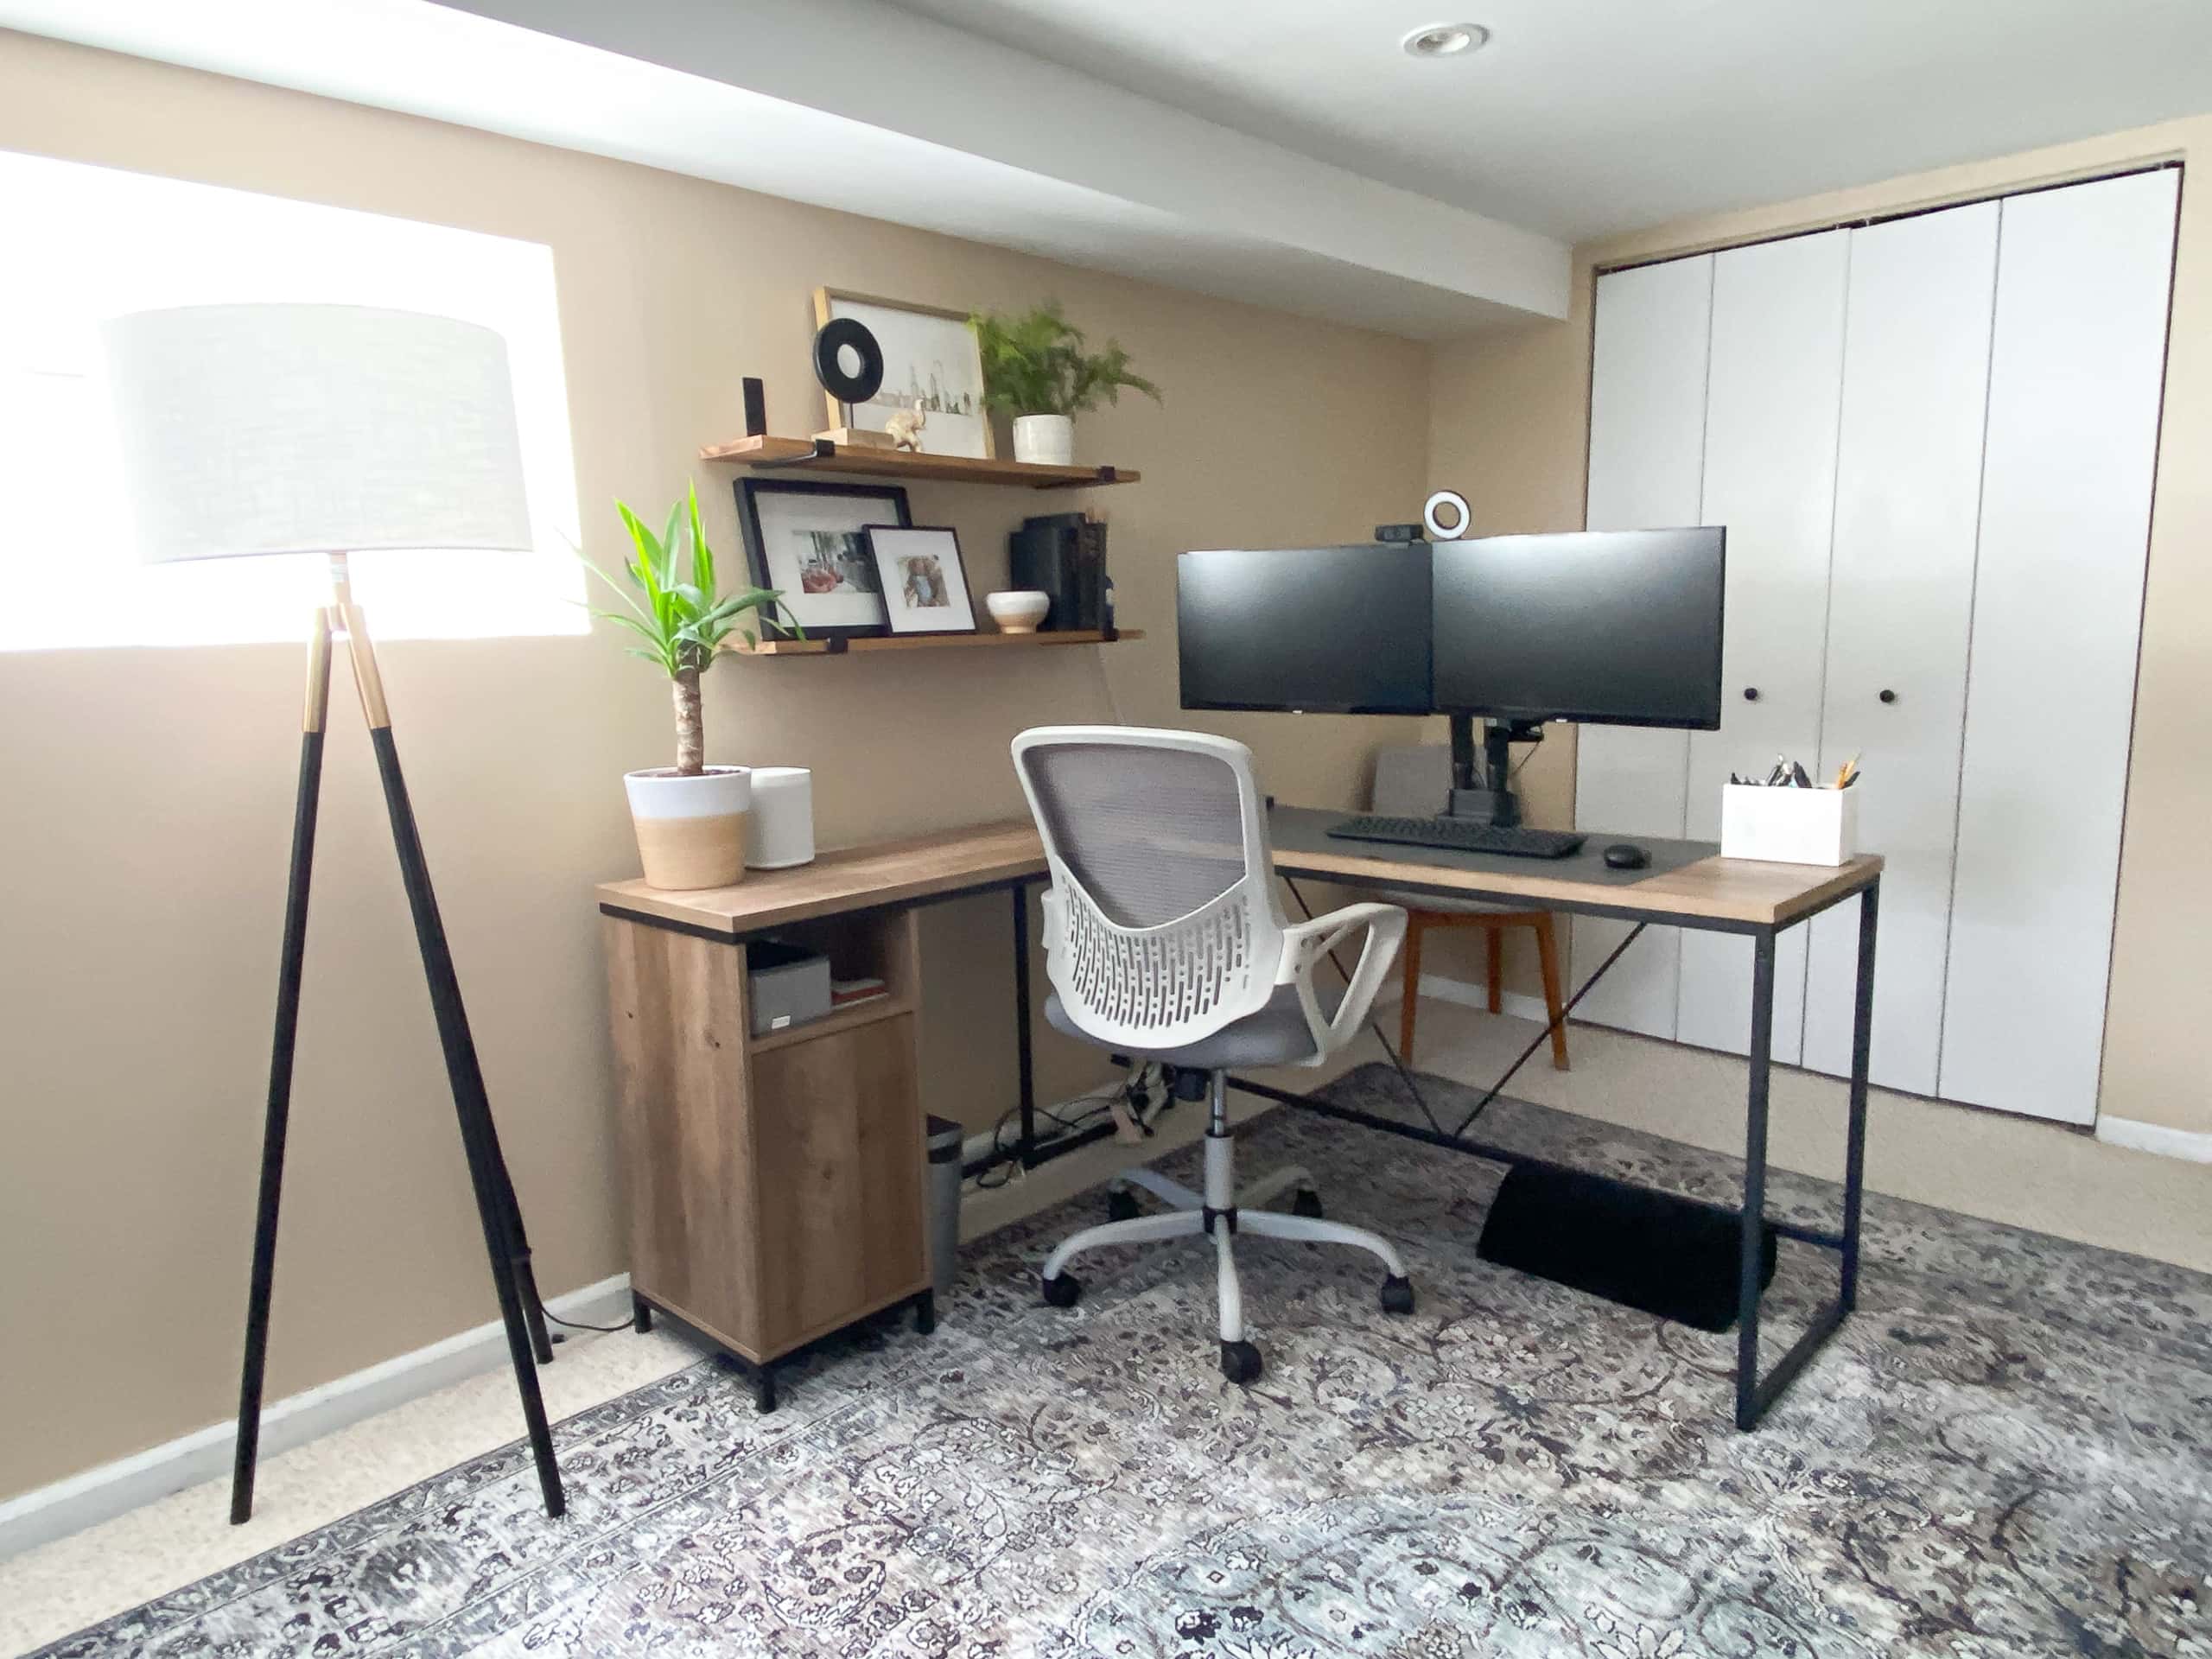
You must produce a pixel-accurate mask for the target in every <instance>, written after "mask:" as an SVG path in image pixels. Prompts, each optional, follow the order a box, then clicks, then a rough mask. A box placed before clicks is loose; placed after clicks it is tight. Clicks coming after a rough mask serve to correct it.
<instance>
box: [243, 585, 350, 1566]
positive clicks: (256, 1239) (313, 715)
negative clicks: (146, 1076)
mask: <svg viewBox="0 0 2212 1659" xmlns="http://www.w3.org/2000/svg"><path fill="white" fill-rule="evenodd" d="M329 701H330V625H329V621H328V619H327V617H325V616H324V615H323V614H322V613H321V612H317V613H316V616H315V632H313V633H312V634H311V635H310V636H309V638H308V683H307V715H306V720H305V721H304V723H303V725H302V729H301V733H300V782H299V789H298V791H297V794H296V797H295V799H294V804H293V809H292V865H291V875H290V878H289V881H288V883H287V885H286V887H285V894H284V943H283V951H282V953H281V955H280V956H279V957H278V959H277V1029H276V1035H275V1038H274V1040H273V1041H272V1042H271V1044H270V1052H269V1105H268V1114H267V1116H266V1118H265V1120H264V1124H263V1128H262V1133H261V1190H260V1195H259V1198H258V1201H257V1204H256V1205H255V1209H254V1221H253V1273H252V1277H251V1279H250V1280H249V1281H248V1283H247V1289H246V1306H245V1361H244V1363H243V1364H242V1366H241V1368H240V1374H239V1378H238V1442H237V1447H236V1450H235V1452H234V1453H233V1456H232V1464H231V1524H232V1526H242V1525H244V1524H245V1522H246V1521H248V1520H249V1519H251V1516H252V1515H253V1477H254V1466H255V1463H256V1460H257V1458H258V1457H259V1455H260V1451H261V1385H262V1380H263V1376H264V1371H265V1370H266V1367H267V1363H268V1358H269V1299H270V1290H271V1288H272V1287H273V1286H274V1284H275V1282H276V1276H277V1205H278V1200H279V1199H280V1198H281V1197H282V1196H283V1185H284V1137H285V1134H286V1131H287V1129H288V1128H289V1126H290V1122H291V1114H292V1056H293V1052H294V1046H295V1041H296V1038H297V1036H298V1034H299V1028H300V970H301V967H302V963H304V962H305V961H306V958H307V946H308V881H309V878H310V876H311V875H312V874H313V873H314V869H315V816H316V812H317V809H318V806H319V804H320V802H321V795H322V731H323V719H324V715H325V714H326V712H327V709H328V706H329Z"/></svg>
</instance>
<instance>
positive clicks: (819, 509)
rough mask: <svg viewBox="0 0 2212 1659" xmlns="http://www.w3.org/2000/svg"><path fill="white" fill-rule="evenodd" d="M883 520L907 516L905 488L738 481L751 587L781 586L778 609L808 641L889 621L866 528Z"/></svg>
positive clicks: (872, 629)
mask: <svg viewBox="0 0 2212 1659" xmlns="http://www.w3.org/2000/svg"><path fill="white" fill-rule="evenodd" d="M886 521H891V522H893V523H895V524H901V525H903V524H908V523H910V522H912V520H911V517H910V515H909V514H908V512H907V511H906V491H904V490H902V489H900V488H899V487H898V486H896V485H881V484H816V483H810V482H807V481H804V480H798V479H781V478H741V479H740V480H737V522H738V528H739V529H740V530H741V531H743V532H744V535H745V561H746V563H747V566H748V567H750V569H751V571H752V575H753V585H754V586H755V587H759V588H779V589H781V590H782V592H783V595H784V597H783V600H782V601H781V603H782V606H783V608H784V610H785V612H786V613H788V614H789V615H790V616H791V618H792V620H795V621H796V622H798V625H799V626H801V627H803V628H804V629H805V630H806V632H807V633H808V635H809V636H810V637H811V638H814V639H852V638H855V637H856V636H859V635H862V634H877V633H881V632H883V630H884V627H885V625H886V624H887V622H888V621H889V620H890V619H889V615H888V613H887V611H886V609H885V607H884V603H883V588H882V585H881V584H880V582H878V581H877V579H876V574H875V561H874V559H873V558H871V557H870V556H869V555H868V537H867V534H866V531H867V529H868V525H870V524H883V523H885V522H886ZM762 620H763V621H764V622H765V621H766V617H765V615H764V617H763V619H762ZM770 632H772V633H773V634H774V635H776V636H777V637H779V638H780V637H782V636H783V632H784V631H783V630H782V629H781V628H778V627H773V626H772V627H771V629H770Z"/></svg>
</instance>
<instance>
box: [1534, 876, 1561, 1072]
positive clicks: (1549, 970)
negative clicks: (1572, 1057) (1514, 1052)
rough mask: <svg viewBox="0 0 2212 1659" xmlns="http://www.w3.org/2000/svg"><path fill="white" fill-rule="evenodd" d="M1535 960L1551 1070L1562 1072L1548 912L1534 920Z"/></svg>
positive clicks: (1555, 958) (1555, 954)
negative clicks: (1541, 978)
mask: <svg viewBox="0 0 2212 1659" xmlns="http://www.w3.org/2000/svg"><path fill="white" fill-rule="evenodd" d="M1535 927H1536V960H1537V961H1538V963H1540V964H1541V966H1542V969H1543V975H1544V1008H1545V1011H1546V1012H1547V1013H1548V1014H1549V1016H1550V1018H1551V1022H1552V1069H1553V1070H1554V1071H1567V1069H1568V1067H1567V1021H1566V1020H1565V1019H1564V1018H1563V1017H1562V1016H1561V1010H1560V989H1559V941H1558V939H1557V938H1556V936H1555V935H1554V933H1553V931H1552V918H1551V912H1549V911H1546V912H1542V913H1541V915H1539V916H1538V917H1537V918H1536V922H1535Z"/></svg>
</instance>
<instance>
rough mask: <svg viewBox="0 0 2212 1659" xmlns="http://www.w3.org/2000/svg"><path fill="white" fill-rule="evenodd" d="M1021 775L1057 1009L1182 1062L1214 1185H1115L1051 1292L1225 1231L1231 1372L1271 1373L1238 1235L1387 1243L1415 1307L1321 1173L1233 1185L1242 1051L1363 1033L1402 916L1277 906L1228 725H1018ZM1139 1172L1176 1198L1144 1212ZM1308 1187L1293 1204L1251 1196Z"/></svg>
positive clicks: (1053, 1009) (1402, 1307)
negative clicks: (1250, 1311) (1122, 1248)
mask: <svg viewBox="0 0 2212 1659" xmlns="http://www.w3.org/2000/svg"><path fill="white" fill-rule="evenodd" d="M1014 771H1015V772H1016V773H1017V774H1018V775H1019V776H1020V779H1021V787H1022V791H1023V792H1024V793H1025V794H1026V795H1027V796H1028V798H1029V808H1030V810H1031V811H1032V812H1033V813H1034V814H1035V815H1036V819H1037V829H1038V832H1039V835H1041V836H1043V838H1044V842H1045V857H1046V864H1047V866H1048V867H1049V868H1050V870H1051V874H1052V888H1051V890H1050V891H1049V892H1048V893H1046V895H1045V929H1044V938H1045V950H1046V973H1047V975H1048V976H1049V977H1050V978H1051V980H1052V994H1051V995H1050V996H1049V997H1047V999H1046V1004H1045V1014H1046V1018H1047V1019H1048V1020H1051V1021H1052V1024H1053V1025H1054V1026H1055V1027H1058V1029H1060V1030H1062V1031H1064V1032H1066V1033H1068V1034H1069V1035H1071V1036H1073V1037H1080V1038H1083V1039H1085V1040H1086V1041H1089V1042H1093V1043H1096V1044H1098V1045H1099V1046H1102V1047H1106V1048H1111V1049H1114V1050H1116V1051H1118V1052H1122V1053H1127V1054H1132V1055H1139V1056H1142V1057H1144V1058H1147V1059H1154V1060H1158V1061H1160V1063H1161V1064H1163V1065H1167V1066H1170V1067H1173V1068H1174V1071H1175V1077H1176V1085H1177V1094H1178V1096H1179V1098H1182V1099H1185V1100H1195V1099H1197V1098H1198V1097H1199V1096H1200V1095H1201V1093H1203V1095H1204V1096H1205V1098H1206V1099H1207V1100H1208V1102H1209V1105H1210V1115H1209V1117H1208V1120H1207V1126H1206V1142H1205V1192H1192V1190H1191V1189H1190V1188H1189V1187H1187V1186H1185V1185H1182V1184H1181V1183H1180V1182H1179V1181H1171V1180H1169V1179H1166V1177H1165V1176H1162V1175H1158V1174H1155V1173H1153V1172H1152V1171H1151V1170H1149V1169H1132V1170H1128V1171H1126V1172H1124V1173H1123V1174H1122V1176H1121V1177H1120V1178H1119V1179H1117V1180H1116V1183H1115V1186H1114V1191H1113V1193H1112V1196H1111V1197H1109V1214H1110V1215H1113V1216H1115V1217H1116V1219H1113V1220H1109V1221H1108V1222H1107V1223H1105V1224H1103V1225H1102V1226H1097V1227H1087V1228H1085V1229H1084V1230H1083V1231H1081V1232H1079V1233H1077V1234H1076V1235H1075V1236H1073V1237H1071V1238H1069V1239H1066V1240H1064V1241H1063V1242H1062V1243H1061V1244H1060V1246H1059V1248H1058V1249H1055V1250H1054V1251H1053V1252H1052V1255H1050V1256H1049V1257H1047V1258H1046V1262H1045V1272H1044V1294H1045V1300H1046V1301H1048V1302H1050V1303H1052V1305H1053V1306H1056V1307H1068V1306H1073V1304H1074V1302H1075V1300H1076V1298H1077V1296H1078V1295H1080V1294H1082V1286H1081V1284H1080V1283H1079V1282H1078V1281H1077V1279H1076V1278H1075V1276H1074V1275H1073V1274H1070V1273H1067V1272H1065V1271H1064V1269H1065V1268H1066V1266H1067V1263H1068V1262H1069V1260H1070V1259H1071V1257H1073V1256H1076V1255H1081V1254H1082V1253H1083V1252H1084V1251H1085V1250H1088V1249H1095V1248H1096V1247H1097V1246H1099V1245H1102V1244H1139V1243H1147V1242H1148V1241H1151V1240H1154V1239H1165V1238H1183V1237H1188V1236H1193V1235H1195V1234H1198V1233H1207V1234H1210V1235H1211V1236H1212V1238H1213V1243H1214V1255H1215V1262H1216V1264H1217V1276H1218V1280H1219V1285H1220V1294H1221V1369H1222V1372H1223V1374H1224V1376H1227V1377H1229V1379H1230V1381H1231V1382H1235V1383H1250V1382H1252V1381H1253V1380H1255V1378H1256V1377H1258V1376H1259V1375H1260V1351H1259V1350H1258V1349H1257V1348H1255V1347H1254V1346H1253V1345H1252V1344H1251V1343H1249V1341H1247V1340H1246V1339H1245V1336H1244V1309H1243V1294H1242V1293H1241V1291H1240V1290H1239V1287H1238V1285H1237V1280H1236V1254H1235V1245H1236V1235H1237V1233H1238V1232H1239V1231H1240V1230H1241V1231H1243V1232H1246V1233H1254V1234H1257V1235H1259V1236H1261V1237H1263V1238H1292V1239H1310V1240H1315V1241H1318V1242H1320V1243H1331V1244H1350V1245H1353V1246H1355V1247H1357V1249H1363V1250H1366V1251H1369V1252H1370V1253H1371V1254H1373V1255H1376V1256H1379V1257H1381V1258H1382V1261H1383V1266H1384V1268H1386V1269H1387V1270H1388V1275H1389V1276H1388V1277H1386V1278H1385V1279H1384V1280H1383V1289H1382V1301H1383V1307H1384V1308H1385V1309H1386V1310H1387V1311H1389V1312H1390V1313H1412V1312H1413V1307H1414V1293H1413V1287H1412V1286H1411V1285H1410V1284H1409V1283H1408V1281H1407V1278H1406V1267H1405V1263H1404V1262H1402V1260H1401V1259H1400V1258H1399V1255H1398V1253H1397V1251H1396V1250H1395V1249H1392V1248H1391V1246H1390V1244H1389V1243H1388V1242H1387V1241H1386V1240H1384V1239H1383V1238H1382V1237H1381V1236H1378V1235H1376V1234H1375V1233H1371V1232H1369V1231H1367V1230H1365V1229H1363V1228H1359V1227H1348V1226H1345V1225H1344V1224H1343V1223H1341V1222H1334V1221H1326V1220H1324V1219H1322V1217H1321V1207H1320V1199H1319V1194H1318V1193H1317V1192H1315V1191H1314V1188H1313V1177H1312V1176H1311V1175H1309V1174H1308V1173H1306V1171H1305V1170H1303V1169H1282V1170H1277V1171H1276V1172H1275V1173H1273V1174H1272V1175H1269V1176H1267V1177H1265V1178H1264V1179H1261V1180H1258V1181H1255V1182H1253V1183H1251V1184H1250V1185H1247V1186H1245V1187H1244V1188H1243V1190H1241V1191H1240V1190H1239V1189H1238V1188H1237V1185H1236V1154H1235V1142H1234V1141H1233V1140H1232V1138H1231V1137H1230V1130H1229V1117H1228V1110H1227V1103H1226V1095H1225V1085H1226V1074H1227V1071H1229V1069H1230V1068H1231V1067H1236V1066H1256V1065H1319V1064H1320V1063H1321V1062H1322V1061H1323V1060H1324V1059H1325V1058H1327V1057H1328V1056H1329V1055H1331V1054H1332V1053H1334V1052H1336V1051H1337V1050H1338V1049H1339V1048H1342V1047H1343V1046H1344V1044H1346V1043H1347V1042H1349V1041H1351V1038H1352V1036H1353V1035H1354V1034H1355V1033H1357V1031H1358V1030H1359V1028H1360V1025H1361V1022H1362V1021H1363V1020H1365V1019H1366V1017H1367V1010H1368V1007H1369V1005H1370V1003H1372V1002H1373V1001H1374V1000H1375V993H1376V989H1377V988H1380V986H1381V985H1382V983H1383V976H1384V975H1385V974H1386V973H1388V972H1389V968H1390V961H1391V958H1392V957H1394V956H1395V954H1396V952H1397V949H1398V941H1399V939H1400V938H1402V936H1403V934H1404V932H1405V928H1406V918H1405V912H1403V911H1402V910H1399V909H1397V908H1396V907H1395V906H1390V905H1373V904H1362V905H1347V906H1344V908H1343V909H1341V910H1338V911H1334V912H1331V913H1330V914H1328V915H1326V916H1323V917H1320V918H1318V919H1316V920H1313V921H1309V922H1301V923H1300V924H1298V925H1295V926H1293V925H1287V924H1286V923H1285V922H1284V920H1283V918H1282V914H1281V911H1279V910H1278V909H1277V908H1276V906H1275V899H1274V872H1273V867H1272V865H1271V863H1270V861H1269V859H1268V830H1267V820H1266V818H1265V817H1264V816H1263V815H1262V809H1261V804H1260V794H1259V791H1258V788H1257V787H1256V786H1255V785H1254V783H1253V781H1252V753H1251V751H1250V750H1249V749H1247V748H1246V747H1244V746H1243V744H1242V743H1234V742H1231V741H1229V740H1228V739H1226V738H1219V737H1205V736H1201V735H1199V734H1197V733H1194V732H1165V731H1145V730H1140V729H1136V728H1129V727H1123V726H1058V727H1041V728H1037V729H1035V730H1033V731H1027V732H1024V733H1023V734H1021V735H1020V736H1019V737H1017V738H1015V739H1014ZM1360 930H1364V931H1365V934H1366V939H1365V943H1364V944H1363V948H1362V949H1361V951H1360V957H1359V963H1358V965H1357V968H1355V969H1353V972H1352V975H1351V983H1350V985H1349V986H1348V987H1347V988H1346V989H1345V992H1344V998H1343V1000H1342V1001H1340V1002H1338V1003H1337V1004H1336V1007H1335V1008H1334V1011H1333V1014H1332V1013H1330V1012H1327V1011H1325V1008H1324V1006H1323V1000H1322V999H1323V996H1324V995H1325V993H1324V992H1322V991H1320V990H1318V989H1317V988H1315V986H1314V983H1313V975H1314V970H1315V969H1316V968H1317V967H1319V964H1320V962H1321V959H1322V957H1325V955H1327V953H1328V951H1329V949H1330V947H1331V946H1332V945H1334V944H1336V943H1338V941H1339V940H1341V939H1343V938H1345V937H1346V936H1347V935H1349V934H1351V933H1352V932H1354V931H1360ZM1131 1185H1135V1186H1141V1187H1142V1188H1144V1189H1145V1190H1146V1191H1147V1192H1151V1193H1153V1194H1154V1195H1155V1196H1156V1197H1158V1198H1162V1199H1164V1200H1165V1201H1166V1203H1167V1204H1168V1205H1170V1206H1171V1208H1170V1209H1169V1210H1168V1211H1166V1213H1165V1214H1157V1215H1139V1214H1137V1213H1136V1205H1135V1196H1134V1195H1133V1194H1132V1193H1130V1192H1129V1191H1128V1188H1129V1186H1131ZM1292 1189H1294V1190H1295V1193H1296V1197H1295V1199H1294V1211H1295V1213H1293V1214H1287V1215H1286V1214H1283V1213H1281V1212H1279V1211H1273V1210H1262V1209H1260V1208H1257V1207H1256V1206H1258V1205H1262V1204H1263V1203H1265V1202H1266V1201H1267V1200H1268V1199H1269V1198H1274V1197H1275V1196H1277V1195H1278V1194H1280V1193H1281V1192H1285V1191H1286V1190H1292Z"/></svg>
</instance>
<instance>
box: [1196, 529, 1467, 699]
mask: <svg viewBox="0 0 2212 1659" xmlns="http://www.w3.org/2000/svg"><path fill="white" fill-rule="evenodd" d="M1428 556H1429V549H1428V548H1427V546H1426V545H1424V544H1422V543H1380V542H1378V543H1370V544H1369V545H1366V546H1361V547H1304V548H1284V549H1276V550H1259V549H1251V550H1244V549H1223V550H1214V551H1209V552H1200V553H1185V554H1184V555H1183V556H1181V557H1180V558H1179V559H1178V560H1177V561H1176V562H1175V588H1176V593H1175V616H1176V631H1177V634H1178V648H1177V656H1178V658H1179V665H1180V668H1181V672H1182V680H1183V706H1184V707H1185V709H1262V710H1266V711H1269V712H1276V713H1282V712H1296V713H1306V714H1334V715H1425V714H1427V712H1428V710H1429V673H1428V668H1429V633H1430V594H1431V577H1430V573H1429V559H1428Z"/></svg>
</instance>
